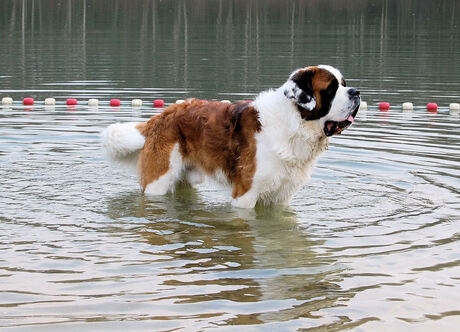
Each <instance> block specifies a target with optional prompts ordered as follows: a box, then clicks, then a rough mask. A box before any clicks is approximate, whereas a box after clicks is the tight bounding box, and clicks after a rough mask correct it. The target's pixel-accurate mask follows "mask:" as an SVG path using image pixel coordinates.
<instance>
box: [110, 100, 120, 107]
mask: <svg viewBox="0 0 460 332" xmlns="http://www.w3.org/2000/svg"><path fill="white" fill-rule="evenodd" d="M120 104H121V102H120V99H110V106H112V107H117V106H120Z"/></svg>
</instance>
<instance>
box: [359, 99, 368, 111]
mask: <svg viewBox="0 0 460 332" xmlns="http://www.w3.org/2000/svg"><path fill="white" fill-rule="evenodd" d="M359 109H360V110H367V102H365V101H362V102H361V104H359Z"/></svg>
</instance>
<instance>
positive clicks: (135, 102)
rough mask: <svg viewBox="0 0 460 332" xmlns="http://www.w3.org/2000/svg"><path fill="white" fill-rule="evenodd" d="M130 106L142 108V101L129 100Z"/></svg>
mask: <svg viewBox="0 0 460 332" xmlns="http://www.w3.org/2000/svg"><path fill="white" fill-rule="evenodd" d="M131 106H133V107H141V106H142V100H141V99H133V100H131Z"/></svg>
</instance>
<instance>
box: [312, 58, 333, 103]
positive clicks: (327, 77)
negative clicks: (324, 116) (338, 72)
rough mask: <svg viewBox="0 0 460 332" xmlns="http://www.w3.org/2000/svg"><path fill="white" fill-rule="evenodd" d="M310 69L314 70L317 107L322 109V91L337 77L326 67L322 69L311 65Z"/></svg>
mask: <svg viewBox="0 0 460 332" xmlns="http://www.w3.org/2000/svg"><path fill="white" fill-rule="evenodd" d="M309 69H310V70H312V71H313V72H314V75H313V78H312V86H313V91H314V93H315V98H316V107H315V109H321V108H322V107H323V104H322V96H321V91H324V90H326V89H327V88H328V87H329V85H330V84H331V82H332V81H333V80H334V79H335V76H334V75H333V74H331V73H330V72H329V71H328V70H326V69H320V68H318V67H310V68H309Z"/></svg>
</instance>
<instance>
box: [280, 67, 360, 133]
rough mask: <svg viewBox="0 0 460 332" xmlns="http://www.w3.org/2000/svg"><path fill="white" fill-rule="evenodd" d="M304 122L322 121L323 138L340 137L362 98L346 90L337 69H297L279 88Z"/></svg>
mask: <svg viewBox="0 0 460 332" xmlns="http://www.w3.org/2000/svg"><path fill="white" fill-rule="evenodd" d="M282 89H283V92H284V95H285V96H286V97H287V98H289V99H290V100H291V101H292V102H293V103H295V105H296V106H297V109H298V110H299V113H300V116H301V117H302V119H304V120H305V121H315V120H318V121H321V124H322V125H323V131H324V134H325V135H326V136H332V135H335V134H340V133H341V132H342V131H343V130H345V129H346V128H348V127H349V126H350V125H351V124H352V123H353V121H354V119H355V117H356V114H357V113H358V108H359V104H360V102H361V97H360V95H359V91H358V90H356V89H354V88H349V87H346V85H345V80H344V79H343V76H342V74H341V73H340V71H339V70H337V69H336V68H334V67H331V66H326V65H319V66H314V67H306V68H301V69H297V70H296V71H294V72H293V73H292V74H291V76H290V77H289V79H288V81H287V82H286V83H285V84H284V85H283V86H282Z"/></svg>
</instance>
